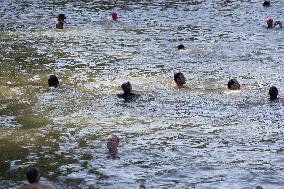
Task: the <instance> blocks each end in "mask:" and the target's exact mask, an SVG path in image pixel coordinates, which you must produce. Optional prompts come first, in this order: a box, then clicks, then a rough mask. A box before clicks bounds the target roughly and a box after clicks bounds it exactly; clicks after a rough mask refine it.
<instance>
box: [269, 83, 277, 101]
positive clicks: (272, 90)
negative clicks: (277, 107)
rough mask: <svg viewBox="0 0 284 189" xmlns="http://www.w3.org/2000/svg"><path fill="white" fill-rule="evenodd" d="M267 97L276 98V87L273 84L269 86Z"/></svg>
mask: <svg viewBox="0 0 284 189" xmlns="http://www.w3.org/2000/svg"><path fill="white" fill-rule="evenodd" d="M269 98H270V100H275V99H278V89H277V88H276V87H274V86H272V87H270V88H269Z"/></svg>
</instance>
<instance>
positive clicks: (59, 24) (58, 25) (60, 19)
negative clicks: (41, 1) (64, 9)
mask: <svg viewBox="0 0 284 189" xmlns="http://www.w3.org/2000/svg"><path fill="white" fill-rule="evenodd" d="M65 19H66V16H65V15H64V14H59V15H58V16H57V23H56V25H55V28H56V29H63V25H64V23H65V21H64V20H65Z"/></svg>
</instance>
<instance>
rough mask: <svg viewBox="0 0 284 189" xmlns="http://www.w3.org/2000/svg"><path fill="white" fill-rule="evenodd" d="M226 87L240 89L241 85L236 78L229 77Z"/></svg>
mask: <svg viewBox="0 0 284 189" xmlns="http://www.w3.org/2000/svg"><path fill="white" fill-rule="evenodd" d="M228 89H229V90H240V89H241V85H240V83H239V82H238V81H237V80H236V79H230V80H229V82H228Z"/></svg>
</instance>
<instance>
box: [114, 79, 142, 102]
mask: <svg viewBox="0 0 284 189" xmlns="http://www.w3.org/2000/svg"><path fill="white" fill-rule="evenodd" d="M121 89H122V90H123V93H122V94H117V97H119V98H123V99H124V100H125V101H133V100H135V99H136V98H138V97H139V96H140V95H139V94H136V93H133V92H132V85H131V83H130V82H129V81H128V82H126V83H123V84H122V85H121Z"/></svg>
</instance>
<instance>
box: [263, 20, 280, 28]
mask: <svg viewBox="0 0 284 189" xmlns="http://www.w3.org/2000/svg"><path fill="white" fill-rule="evenodd" d="M266 24H267V28H273V27H276V26H279V28H282V22H281V21H275V22H274V21H273V19H272V18H268V19H267V20H266Z"/></svg>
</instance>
